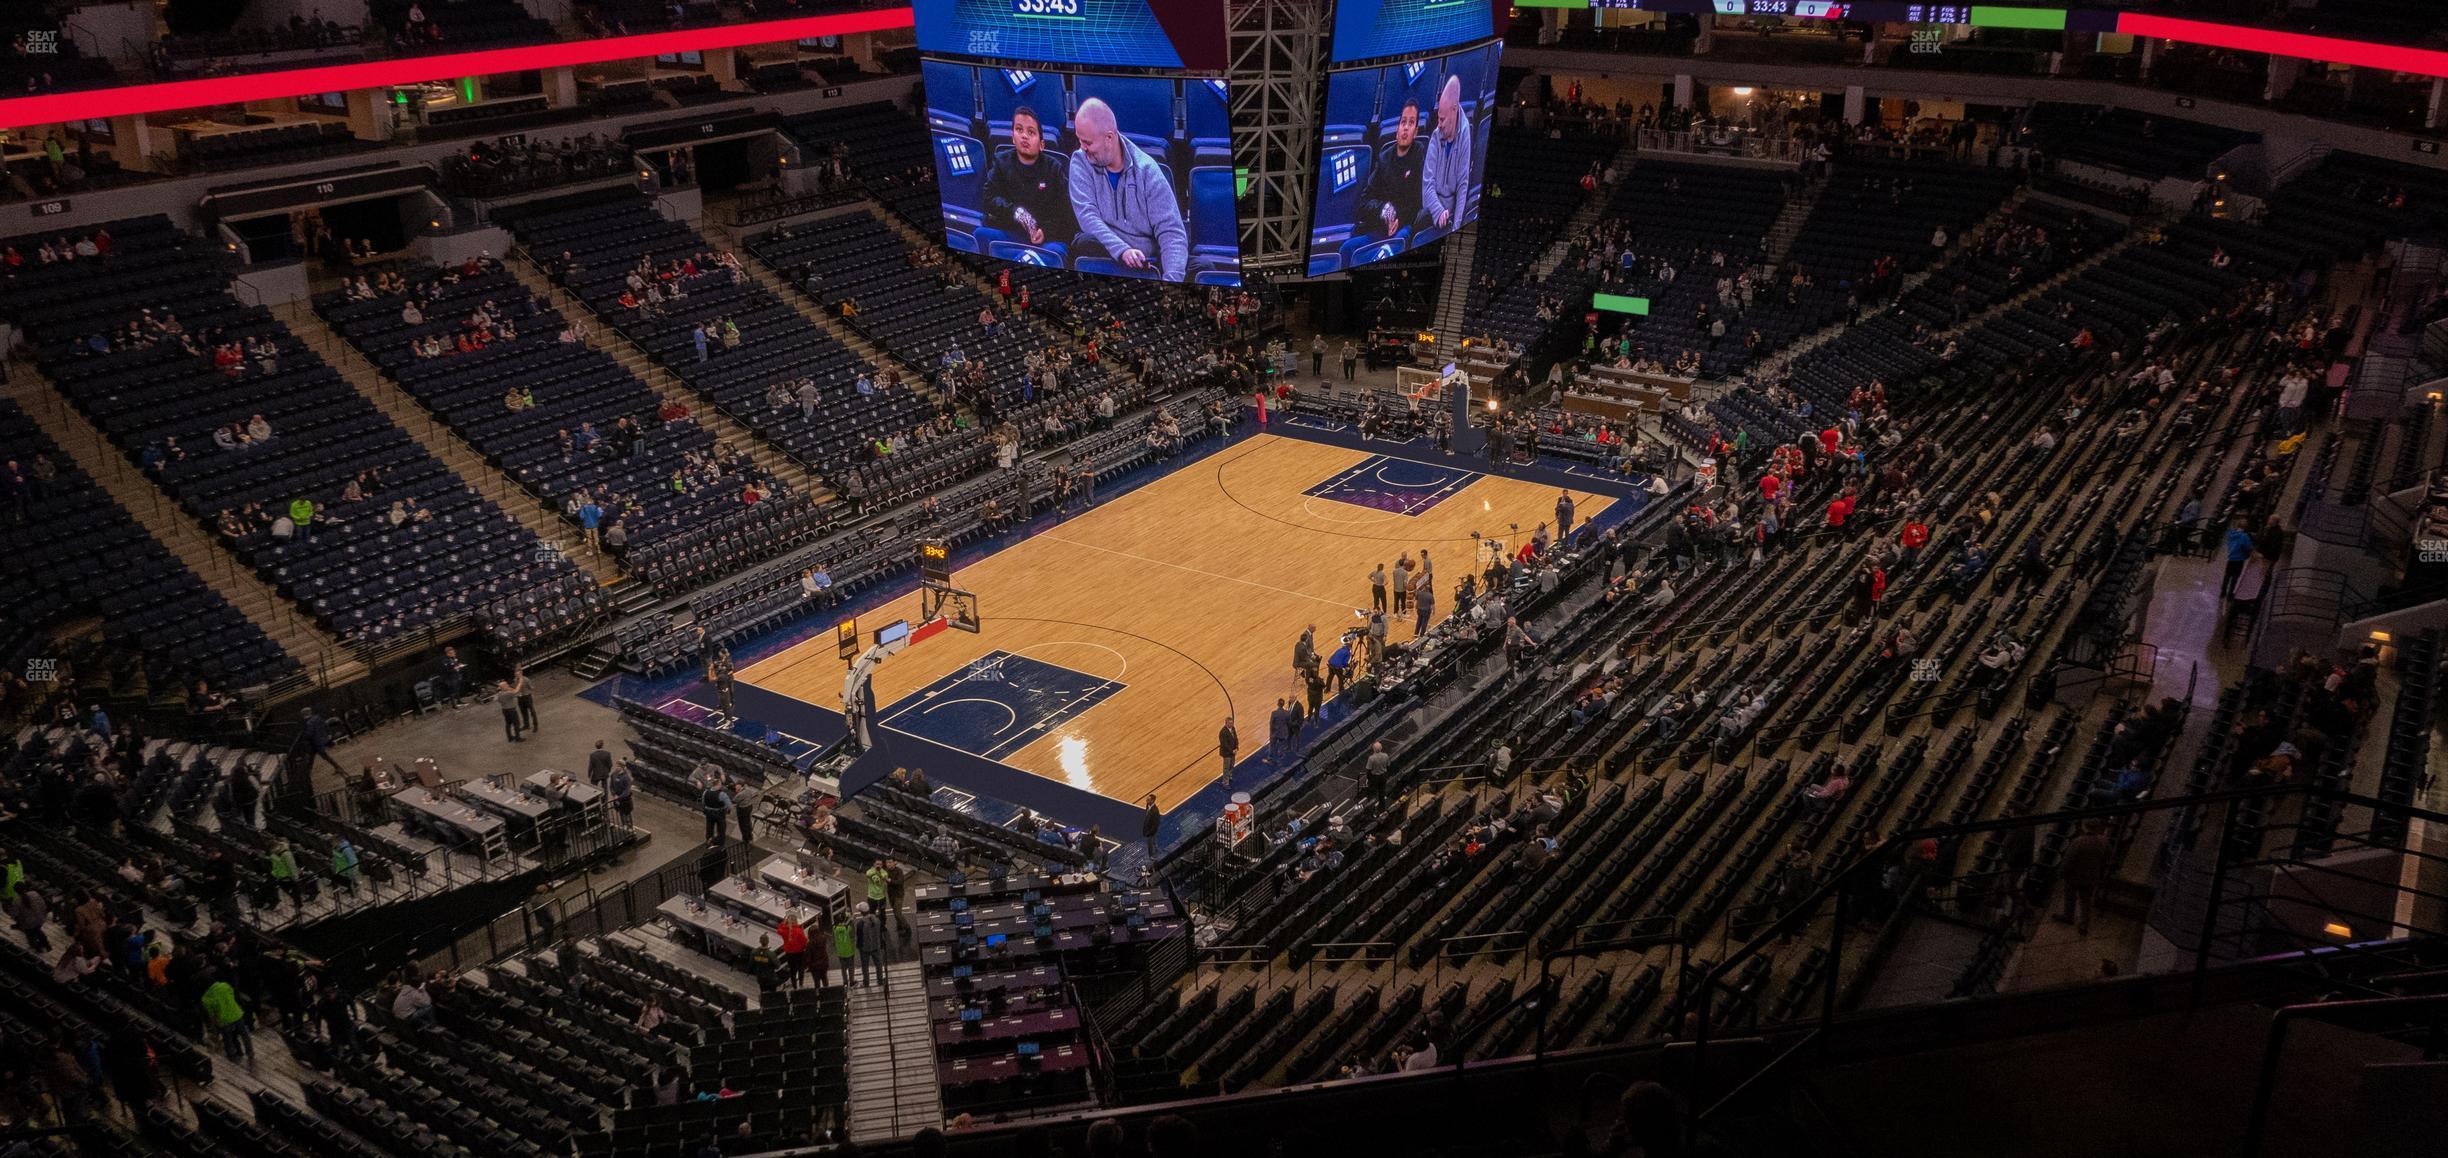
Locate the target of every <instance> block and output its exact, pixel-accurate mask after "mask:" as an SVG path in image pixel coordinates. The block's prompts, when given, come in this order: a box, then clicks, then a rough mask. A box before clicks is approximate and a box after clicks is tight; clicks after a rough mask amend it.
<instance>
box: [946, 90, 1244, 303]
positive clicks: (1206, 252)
mask: <svg viewBox="0 0 2448 1158" xmlns="http://www.w3.org/2000/svg"><path fill="white" fill-rule="evenodd" d="M925 80H926V101H927V128H928V132H929V134H930V135H931V136H933V138H934V141H935V176H936V184H937V186H938V187H939V189H940V191H941V194H942V198H943V216H944V235H945V244H947V245H949V246H950V247H951V248H953V249H955V250H960V251H963V252H968V253H979V254H984V255H985V256H987V257H993V258H1001V259H1003V260H1005V261H1015V262H1021V263H1024V264H1028V265H1042V266H1049V267H1058V268H1065V269H1074V270H1078V271H1080V272H1082V273H1096V274H1108V275H1113V276H1119V277H1145V278H1158V279H1161V280H1164V281H1176V282H1179V281H1186V282H1193V283H1196V284H1199V285H1239V284H1241V230H1240V222H1239V220H1238V219H1237V218H1236V217H1235V216H1234V212H1235V208H1234V193H1235V187H1234V180H1233V164H1232V122H1231V118H1230V117H1229V115H1228V113H1227V106H1226V104H1225V99H1224V98H1225V87H1224V82H1223V81H1221V80H1204V79H1199V78H1194V77H1155V76H1103V75H1098V74H1095V73H1071V72H1052V71H1047V70H1043V69H1034V70H1031V69H1017V68H991V67H986V66H982V65H968V64H958V63H954V62H951V61H942V60H929V61H927V62H925Z"/></svg>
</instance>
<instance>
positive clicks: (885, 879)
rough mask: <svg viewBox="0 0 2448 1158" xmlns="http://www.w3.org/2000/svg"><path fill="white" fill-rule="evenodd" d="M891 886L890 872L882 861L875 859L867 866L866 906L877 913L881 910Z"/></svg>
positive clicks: (883, 908)
mask: <svg viewBox="0 0 2448 1158" xmlns="http://www.w3.org/2000/svg"><path fill="white" fill-rule="evenodd" d="M891 888H892V874H891V873H890V872H887V871H886V870H885V868H884V862H883V861H877V862H875V863H874V864H871V865H868V866H867V907H868V908H870V909H873V910H875V911H876V912H878V913H881V912H883V911H884V910H885V908H886V905H885V897H886V896H887V895H888V893H889V891H890V890H891Z"/></svg>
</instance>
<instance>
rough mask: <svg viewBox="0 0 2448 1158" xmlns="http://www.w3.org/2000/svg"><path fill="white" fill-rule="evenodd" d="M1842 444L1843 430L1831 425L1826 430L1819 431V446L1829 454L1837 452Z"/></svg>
mask: <svg viewBox="0 0 2448 1158" xmlns="http://www.w3.org/2000/svg"><path fill="white" fill-rule="evenodd" d="M1842 445H1844V432H1843V431H1841V430H1838V429H1836V428H1835V427H1833V426H1831V427H1828V428H1827V429H1826V430H1822V431H1820V432H1819V448H1820V449H1821V450H1824V451H1826V452H1827V453H1828V454H1829V455H1831V456H1833V455H1834V454H1835V453H1836V448H1837V447H1839V446H1842Z"/></svg>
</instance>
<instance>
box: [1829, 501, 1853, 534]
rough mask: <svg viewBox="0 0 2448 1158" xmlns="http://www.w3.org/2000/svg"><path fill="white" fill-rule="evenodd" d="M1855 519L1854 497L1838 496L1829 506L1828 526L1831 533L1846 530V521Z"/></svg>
mask: <svg viewBox="0 0 2448 1158" xmlns="http://www.w3.org/2000/svg"><path fill="white" fill-rule="evenodd" d="M1852 517H1853V496H1852V495H1838V496H1837V497H1836V498H1834V499H1833V500H1830V501H1829V503H1828V505H1827V525H1828V529H1829V530H1831V531H1842V530H1844V525H1845V520H1846V519H1849V518H1852Z"/></svg>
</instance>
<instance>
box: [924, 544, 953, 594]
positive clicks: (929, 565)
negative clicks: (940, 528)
mask: <svg viewBox="0 0 2448 1158" xmlns="http://www.w3.org/2000/svg"><path fill="white" fill-rule="evenodd" d="M918 578H919V579H921V580H923V581H925V582H928V583H950V582H951V581H952V548H951V547H950V546H949V545H947V544H945V543H944V542H942V541H941V540H937V539H929V540H927V541H926V542H924V543H920V544H918Z"/></svg>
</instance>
